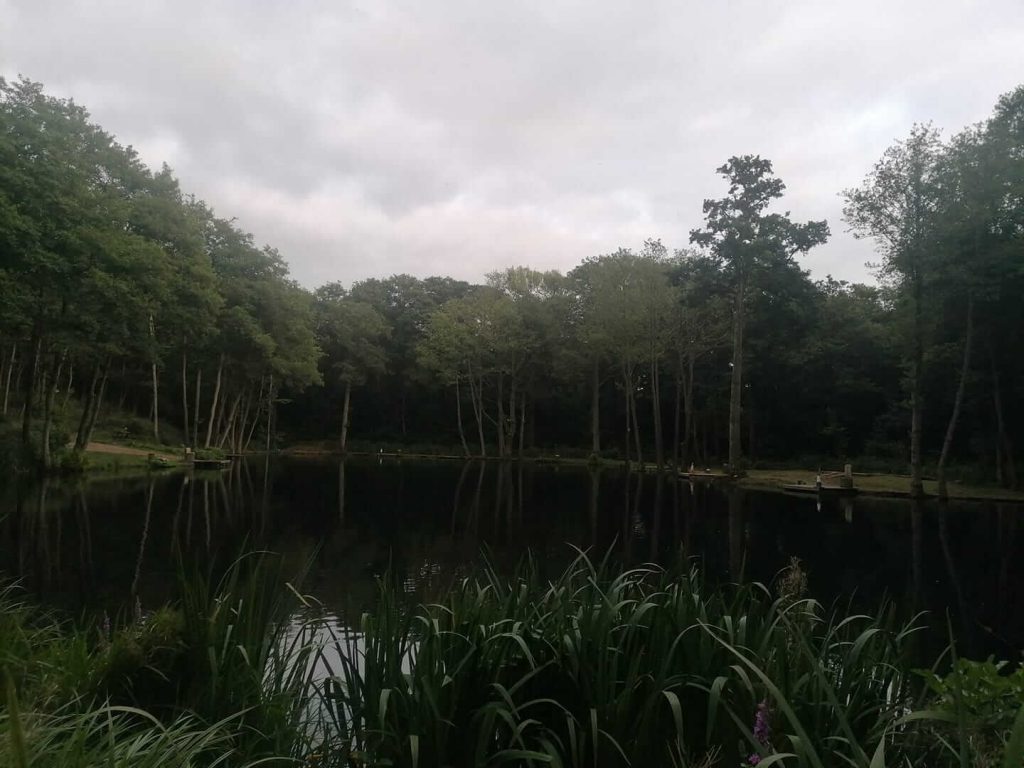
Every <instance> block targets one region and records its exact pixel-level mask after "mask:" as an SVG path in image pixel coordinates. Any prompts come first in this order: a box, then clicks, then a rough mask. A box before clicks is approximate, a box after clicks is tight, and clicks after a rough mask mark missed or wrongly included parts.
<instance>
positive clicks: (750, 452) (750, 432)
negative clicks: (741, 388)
mask: <svg viewBox="0 0 1024 768" xmlns="http://www.w3.org/2000/svg"><path fill="white" fill-rule="evenodd" d="M744 410H745V411H746V413H747V453H746V457H747V461H753V460H754V456H755V454H754V436H755V433H754V427H755V425H756V423H757V419H756V418H755V414H756V413H757V409H756V408H755V404H754V391H753V389H748V390H747V407H746V408H745V409H744Z"/></svg>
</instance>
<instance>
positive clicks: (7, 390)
mask: <svg viewBox="0 0 1024 768" xmlns="http://www.w3.org/2000/svg"><path fill="white" fill-rule="evenodd" d="M17 359H18V345H17V344H16V343H15V344H11V357H10V359H9V360H8V362H7V375H6V376H5V377H4V379H5V381H4V406H3V415H4V416H6V415H7V404H8V402H9V401H10V397H11V374H12V373H14V364H15V362H17Z"/></svg>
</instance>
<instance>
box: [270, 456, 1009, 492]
mask: <svg viewBox="0 0 1024 768" xmlns="http://www.w3.org/2000/svg"><path fill="white" fill-rule="evenodd" d="M282 453H284V454H286V455H288V456H295V457H303V456H306V457H310V458H324V457H328V456H333V457H339V458H340V456H341V454H340V453H338V452H337V451H334V450H328V449H325V448H321V447H312V446H295V447H291V448H286V449H285V450H284V451H282ZM347 455H348V456H349V457H351V458H374V457H377V458H380V459H399V460H401V459H410V460H416V461H488V462H500V461H523V462H528V463H534V464H558V465H566V466H600V467H602V468H622V467H623V465H624V462H622V461H620V460H618V459H600V460H599V461H593V460H591V459H585V458H578V457H562V456H558V455H557V454H556V455H552V456H532V457H523V458H521V459H519V458H516V457H513V458H511V459H502V458H501V457H499V456H486V457H477V456H474V457H470V458H468V459H467V457H465V456H460V455H457V454H445V453H436V454H433V453H405V452H401V451H377V452H370V451H349V452H348V454H347ZM634 468H637V465H635V464H634ZM640 468H641V469H642V470H643V471H645V472H656V471H657V467H656V466H655V465H654V464H651V463H645V464H643V465H641V467H640ZM665 471H666V472H668V473H674V472H675V470H674V469H673V468H671V467H666V469H665ZM679 475H680V476H681V477H685V478H686V479H691V480H695V481H698V482H708V481H711V482H734V479H733V478H731V477H730V476H729V475H727V474H726V473H725V472H722V471H707V472H702V471H697V472H694V473H692V474H690V473H679ZM816 477H817V471H816V470H811V469H751V470H749V471H748V472H747V473H746V475H744V476H743V477H742V478H739V479H736V480H735V482H736V483H737V484H738V485H740V486H741V487H744V488H752V489H759V490H774V491H779V492H784V490H785V489H784V486H786V485H807V486H813V485H814V483H815V479H816ZM853 478H854V488H855V489H856V490H857V492H858V493H859V494H860V495H862V496H879V497H892V498H911V493H910V477H909V475H893V474H882V473H879V474H874V473H862V472H854V473H853ZM937 486H938V484H937V482H936V481H934V480H925V482H924V488H925V496H926V497H928V498H937V497H938V493H937ZM948 492H949V498H950V499H956V500H958V501H1000V502H1011V503H1022V502H1024V493H1022V492H1020V491H1013V490H1010V489H1007V488H997V487H993V486H979V485H966V484H963V483H957V482H949V483H948Z"/></svg>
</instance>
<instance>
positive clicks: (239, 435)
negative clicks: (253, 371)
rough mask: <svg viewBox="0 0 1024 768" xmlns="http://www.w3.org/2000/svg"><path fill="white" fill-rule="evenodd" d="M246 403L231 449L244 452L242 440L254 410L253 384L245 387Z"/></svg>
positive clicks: (235, 451)
mask: <svg viewBox="0 0 1024 768" xmlns="http://www.w3.org/2000/svg"><path fill="white" fill-rule="evenodd" d="M244 402H245V405H244V406H242V417H241V418H240V419H239V420H238V427H237V428H236V429H235V435H234V437H233V439H232V441H231V450H232V451H233V452H234V453H241V452H242V440H243V438H244V437H245V428H246V427H247V426H249V413H250V411H251V410H252V385H251V384H247V385H246V387H245V401H244Z"/></svg>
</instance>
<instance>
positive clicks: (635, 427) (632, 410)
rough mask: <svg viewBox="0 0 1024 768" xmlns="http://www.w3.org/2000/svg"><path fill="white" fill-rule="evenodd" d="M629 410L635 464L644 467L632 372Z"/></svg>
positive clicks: (631, 374) (630, 376)
mask: <svg viewBox="0 0 1024 768" xmlns="http://www.w3.org/2000/svg"><path fill="white" fill-rule="evenodd" d="M629 410H630V418H631V419H632V421H633V443H634V444H635V446H636V463H637V464H639V465H640V466H641V467H643V465H644V454H643V451H642V450H641V448H640V445H641V442H640V420H639V419H638V418H637V417H636V389H635V388H634V387H633V371H632V370H631V371H630V373H629Z"/></svg>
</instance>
